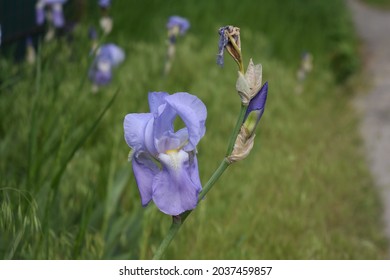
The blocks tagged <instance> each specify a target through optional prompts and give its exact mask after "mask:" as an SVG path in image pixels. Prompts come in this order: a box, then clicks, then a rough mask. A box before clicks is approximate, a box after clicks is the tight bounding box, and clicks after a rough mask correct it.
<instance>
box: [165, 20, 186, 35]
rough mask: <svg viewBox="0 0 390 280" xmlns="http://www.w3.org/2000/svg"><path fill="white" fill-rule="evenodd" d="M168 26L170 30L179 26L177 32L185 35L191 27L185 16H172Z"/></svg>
mask: <svg viewBox="0 0 390 280" xmlns="http://www.w3.org/2000/svg"><path fill="white" fill-rule="evenodd" d="M167 28H168V30H173V29H176V28H177V29H178V31H176V32H175V33H179V34H180V35H184V34H185V33H186V32H187V30H188V29H189V28H190V22H189V21H188V20H187V19H185V18H183V17H179V16H171V17H170V18H169V19H168V23H167ZM177 35H178V34H176V36H177Z"/></svg>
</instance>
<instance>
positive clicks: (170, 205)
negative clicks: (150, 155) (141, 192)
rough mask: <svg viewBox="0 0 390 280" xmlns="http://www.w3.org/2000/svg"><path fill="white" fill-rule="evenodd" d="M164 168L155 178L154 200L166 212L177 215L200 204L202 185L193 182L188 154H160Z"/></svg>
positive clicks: (181, 152)
mask: <svg viewBox="0 0 390 280" xmlns="http://www.w3.org/2000/svg"><path fill="white" fill-rule="evenodd" d="M160 160H161V162H162V164H163V169H162V170H161V171H160V172H159V173H158V174H157V175H156V176H155V178H154V180H153V201H154V203H155V204H156V205H157V207H158V208H159V209H160V210H161V211H162V212H164V213H165V214H168V215H172V216H176V215H179V214H181V213H183V212H185V211H187V210H191V209H194V208H195V207H196V205H197V204H198V194H199V192H200V189H201V187H200V185H197V184H195V183H194V182H193V180H192V178H191V173H193V172H191V169H190V168H188V161H189V158H188V154H187V153H186V152H184V151H179V152H178V153H177V154H176V155H173V156H172V155H166V154H165V155H160Z"/></svg>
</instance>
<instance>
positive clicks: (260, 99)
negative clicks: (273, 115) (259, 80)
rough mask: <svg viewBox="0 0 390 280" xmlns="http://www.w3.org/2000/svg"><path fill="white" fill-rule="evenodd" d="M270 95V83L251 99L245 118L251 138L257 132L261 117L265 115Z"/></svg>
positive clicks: (266, 83)
mask: <svg viewBox="0 0 390 280" xmlns="http://www.w3.org/2000/svg"><path fill="white" fill-rule="evenodd" d="M267 95H268V82H265V84H264V85H263V86H262V87H261V89H260V90H259V92H258V93H257V94H256V95H255V97H253V98H252V99H251V101H250V102H249V105H248V108H247V109H246V113H245V117H244V125H245V126H246V127H247V128H248V130H249V133H250V136H251V135H252V134H253V133H254V132H255V129H256V126H257V124H258V123H259V121H260V119H261V116H262V115H263V113H264V108H265V103H266V101H267Z"/></svg>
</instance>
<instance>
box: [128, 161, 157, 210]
mask: <svg viewBox="0 0 390 280" xmlns="http://www.w3.org/2000/svg"><path fill="white" fill-rule="evenodd" d="M132 162H133V172H134V177H135V180H136V181H137V185H138V190H139V194H140V196H141V203H142V206H146V205H147V204H148V203H149V202H150V201H151V200H152V193H153V191H152V185H153V177H154V176H155V175H156V174H157V173H158V172H159V169H158V167H157V165H156V164H155V163H154V162H153V161H152V159H151V158H150V157H148V156H147V155H146V154H145V153H140V154H135V155H134V157H133V161H132Z"/></svg>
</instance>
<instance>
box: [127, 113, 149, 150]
mask: <svg viewBox="0 0 390 280" xmlns="http://www.w3.org/2000/svg"><path fill="white" fill-rule="evenodd" d="M152 119H153V115H152V114H151V113H140V114H128V115H126V116H125V120H124V122H123V128H124V132H125V140H126V143H127V145H129V147H131V148H132V149H134V150H135V151H139V150H144V149H145V148H144V147H145V145H144V144H145V131H146V126H147V124H148V122H150V121H152Z"/></svg>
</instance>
